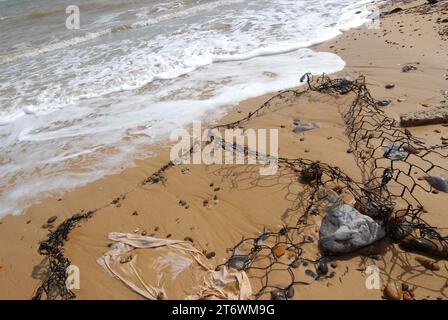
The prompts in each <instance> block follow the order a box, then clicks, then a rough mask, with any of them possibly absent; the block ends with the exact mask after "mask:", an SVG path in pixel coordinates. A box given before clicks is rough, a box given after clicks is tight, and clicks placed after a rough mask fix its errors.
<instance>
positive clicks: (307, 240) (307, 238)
mask: <svg viewBox="0 0 448 320" xmlns="http://www.w3.org/2000/svg"><path fill="white" fill-rule="evenodd" d="M314 241H315V240H314V237H313V236H312V235H306V236H305V237H303V242H305V243H314Z"/></svg>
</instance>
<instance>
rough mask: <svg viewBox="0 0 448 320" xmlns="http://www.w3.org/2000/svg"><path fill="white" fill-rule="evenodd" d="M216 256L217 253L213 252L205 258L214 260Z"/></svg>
mask: <svg viewBox="0 0 448 320" xmlns="http://www.w3.org/2000/svg"><path fill="white" fill-rule="evenodd" d="M214 256H216V253H215V252H214V251H211V252H209V253H207V254H206V255H205V257H206V258H207V259H211V258H213V257H214Z"/></svg>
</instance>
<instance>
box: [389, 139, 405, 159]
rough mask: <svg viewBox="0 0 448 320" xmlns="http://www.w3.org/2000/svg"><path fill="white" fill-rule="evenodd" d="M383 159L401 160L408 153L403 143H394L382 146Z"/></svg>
mask: <svg viewBox="0 0 448 320" xmlns="http://www.w3.org/2000/svg"><path fill="white" fill-rule="evenodd" d="M383 151H384V158H388V159H390V160H403V159H405V158H406V157H407V156H408V152H407V151H406V150H405V148H404V144H403V143H399V142H394V143H392V144H389V145H386V146H383Z"/></svg>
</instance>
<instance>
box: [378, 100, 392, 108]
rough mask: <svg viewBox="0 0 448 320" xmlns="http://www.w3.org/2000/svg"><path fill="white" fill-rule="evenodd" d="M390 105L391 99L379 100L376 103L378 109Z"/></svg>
mask: <svg viewBox="0 0 448 320" xmlns="http://www.w3.org/2000/svg"><path fill="white" fill-rule="evenodd" d="M391 103H392V99H384V100H380V101H378V102H377V103H376V105H377V106H378V107H387V106H388V105H390V104H391Z"/></svg>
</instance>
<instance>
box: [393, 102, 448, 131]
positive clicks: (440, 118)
mask: <svg viewBox="0 0 448 320" xmlns="http://www.w3.org/2000/svg"><path fill="white" fill-rule="evenodd" d="M442 123H448V106H438V107H430V108H427V109H426V110H423V111H417V112H410V113H406V114H403V115H401V116H400V125H401V126H402V127H415V126H425V125H429V124H442Z"/></svg>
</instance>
